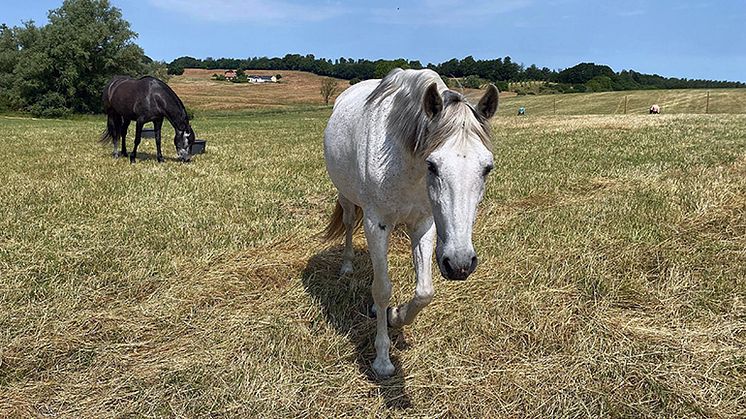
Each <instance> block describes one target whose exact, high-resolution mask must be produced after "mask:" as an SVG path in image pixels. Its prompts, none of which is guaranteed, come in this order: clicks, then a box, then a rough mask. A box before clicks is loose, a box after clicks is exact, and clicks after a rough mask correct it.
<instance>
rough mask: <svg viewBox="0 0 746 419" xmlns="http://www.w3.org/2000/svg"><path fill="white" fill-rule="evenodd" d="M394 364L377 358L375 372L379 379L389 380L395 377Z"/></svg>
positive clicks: (374, 366)
mask: <svg viewBox="0 0 746 419" xmlns="http://www.w3.org/2000/svg"><path fill="white" fill-rule="evenodd" d="M395 370H396V368H394V364H392V363H391V360H389V359H381V358H376V360H375V361H373V371H374V372H375V373H376V375H377V376H378V378H389V377H391V376H392V375H394V371H395Z"/></svg>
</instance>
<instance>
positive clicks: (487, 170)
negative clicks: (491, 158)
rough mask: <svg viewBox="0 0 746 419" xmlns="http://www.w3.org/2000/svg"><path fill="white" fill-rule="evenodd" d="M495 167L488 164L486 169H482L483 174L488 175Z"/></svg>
mask: <svg viewBox="0 0 746 419" xmlns="http://www.w3.org/2000/svg"><path fill="white" fill-rule="evenodd" d="M493 168H494V166H493V165H489V166H486V167H485V168H484V170H482V176H484V177H487V175H489V174H490V172H491V171H492V169H493Z"/></svg>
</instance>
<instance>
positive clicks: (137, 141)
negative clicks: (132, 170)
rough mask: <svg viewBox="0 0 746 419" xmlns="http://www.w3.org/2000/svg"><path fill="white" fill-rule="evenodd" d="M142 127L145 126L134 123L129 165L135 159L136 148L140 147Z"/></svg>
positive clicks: (138, 122)
mask: <svg viewBox="0 0 746 419" xmlns="http://www.w3.org/2000/svg"><path fill="white" fill-rule="evenodd" d="M143 125H145V124H144V123H143V122H140V121H137V122H135V146H134V147H132V154H130V163H134V162H135V159H136V158H137V147H138V146H140V139H141V138H142V137H141V136H142V126H143Z"/></svg>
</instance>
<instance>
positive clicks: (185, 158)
mask: <svg viewBox="0 0 746 419" xmlns="http://www.w3.org/2000/svg"><path fill="white" fill-rule="evenodd" d="M179 160H181V161H182V163H189V162H190V161H192V155H191V154H189V152H188V151H187V150H179Z"/></svg>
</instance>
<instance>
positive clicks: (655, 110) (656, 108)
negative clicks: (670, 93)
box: [650, 105, 661, 115]
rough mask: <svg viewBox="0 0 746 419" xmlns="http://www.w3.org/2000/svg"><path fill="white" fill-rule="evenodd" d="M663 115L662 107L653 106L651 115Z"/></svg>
mask: <svg viewBox="0 0 746 419" xmlns="http://www.w3.org/2000/svg"><path fill="white" fill-rule="evenodd" d="M659 113H661V107H660V106H658V105H653V106H651V107H650V114H656V115H657V114H659Z"/></svg>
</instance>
